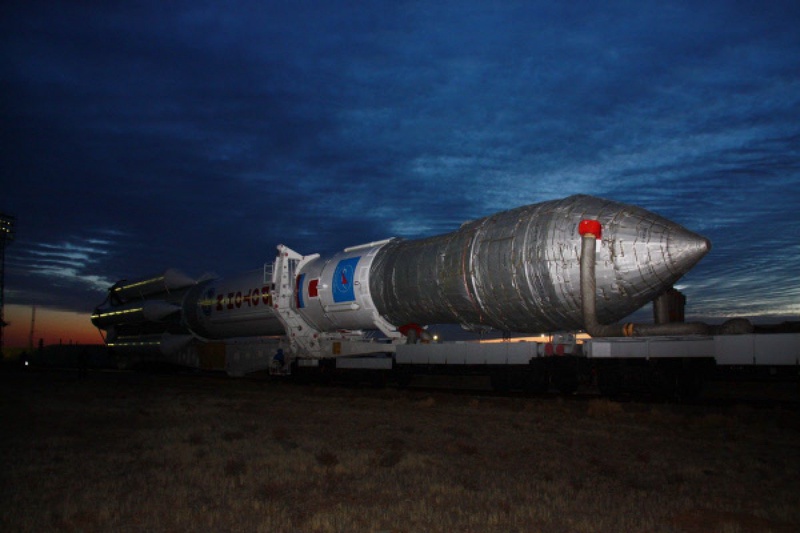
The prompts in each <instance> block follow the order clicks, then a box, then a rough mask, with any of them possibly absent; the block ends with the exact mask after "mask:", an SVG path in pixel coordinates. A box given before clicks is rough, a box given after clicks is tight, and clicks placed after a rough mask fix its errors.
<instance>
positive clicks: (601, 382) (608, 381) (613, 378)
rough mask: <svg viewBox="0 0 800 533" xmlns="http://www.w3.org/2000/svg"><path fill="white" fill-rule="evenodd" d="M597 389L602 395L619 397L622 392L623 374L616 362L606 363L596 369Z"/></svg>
mask: <svg viewBox="0 0 800 533" xmlns="http://www.w3.org/2000/svg"><path fill="white" fill-rule="evenodd" d="M596 372H597V388H598V389H600V394H602V395H603V396H607V397H609V398H614V397H616V396H619V394H620V393H621V392H622V374H621V372H620V369H619V368H618V365H617V364H616V361H605V362H603V364H602V365H598V366H597V367H596Z"/></svg>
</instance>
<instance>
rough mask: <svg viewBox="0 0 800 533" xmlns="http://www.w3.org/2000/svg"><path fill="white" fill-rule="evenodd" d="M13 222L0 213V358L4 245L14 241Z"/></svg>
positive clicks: (3, 326)
mask: <svg viewBox="0 0 800 533" xmlns="http://www.w3.org/2000/svg"><path fill="white" fill-rule="evenodd" d="M15 221H16V218H15V217H14V216H13V215H6V214H5V213H0V357H2V355H3V332H4V330H5V327H6V320H5V305H6V296H5V290H6V281H5V280H6V245H7V244H11V242H12V241H13V240H14V222H15Z"/></svg>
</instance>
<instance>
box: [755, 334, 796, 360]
mask: <svg viewBox="0 0 800 533" xmlns="http://www.w3.org/2000/svg"><path fill="white" fill-rule="evenodd" d="M755 356H756V364H758V365H800V333H787V334H774V335H755Z"/></svg>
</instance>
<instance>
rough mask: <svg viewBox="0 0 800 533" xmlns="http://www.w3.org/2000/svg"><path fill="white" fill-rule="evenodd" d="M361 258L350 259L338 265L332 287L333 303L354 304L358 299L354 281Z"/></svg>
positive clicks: (343, 260) (334, 272)
mask: <svg viewBox="0 0 800 533" xmlns="http://www.w3.org/2000/svg"><path fill="white" fill-rule="evenodd" d="M359 259H361V257H350V258H348V259H342V260H341V261H339V264H338V265H336V270H334V271H333V280H332V283H331V287H332V288H333V301H334V302H336V303H340V302H352V301H355V299H356V293H355V287H354V286H353V280H354V279H355V274H356V265H357V264H358V260H359Z"/></svg>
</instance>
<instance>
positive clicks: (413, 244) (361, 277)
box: [92, 195, 711, 339]
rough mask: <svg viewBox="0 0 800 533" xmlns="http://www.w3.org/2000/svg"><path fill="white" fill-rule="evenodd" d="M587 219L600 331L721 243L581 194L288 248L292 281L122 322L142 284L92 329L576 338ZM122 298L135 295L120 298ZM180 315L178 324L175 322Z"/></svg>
mask: <svg viewBox="0 0 800 533" xmlns="http://www.w3.org/2000/svg"><path fill="white" fill-rule="evenodd" d="M586 219H590V220H597V221H598V222H600V224H601V226H602V228H603V229H602V235H601V236H600V238H598V240H597V245H596V258H597V262H596V269H595V275H596V280H597V293H596V301H597V317H598V319H599V320H600V321H601V322H603V323H612V322H616V321H618V320H620V319H622V318H623V317H625V316H627V315H629V314H631V313H632V312H634V311H636V310H637V309H639V308H641V307H642V306H644V305H645V304H647V303H649V302H650V301H652V300H653V299H654V298H655V297H657V296H658V295H659V294H661V293H663V292H664V291H666V290H667V289H669V288H670V287H671V286H672V285H673V284H674V283H675V282H676V281H677V280H678V279H680V278H681V277H682V276H683V275H684V274H685V273H686V272H688V271H689V270H690V269H691V268H692V267H693V266H694V265H695V264H696V263H697V262H698V261H699V260H700V259H701V258H702V257H703V256H704V255H705V254H706V253H707V252H708V251H709V249H710V246H711V245H710V243H709V241H708V240H707V239H706V238H704V237H702V236H700V235H697V234H696V233H693V232H691V231H689V230H687V229H686V228H684V227H682V226H681V225H679V224H677V223H675V222H672V221H670V220H667V219H665V218H663V217H661V216H659V215H657V214H654V213H652V212H649V211H647V210H644V209H642V208H639V207H635V206H631V205H626V204H622V203H618V202H614V201H610V200H605V199H601V198H596V197H592V196H584V195H577V196H570V197H568V198H564V199H560V200H553V201H548V202H543V203H539V204H534V205H528V206H523V207H519V208H516V209H512V210H509V211H504V212H501V213H497V214H495V215H491V216H488V217H485V218H482V219H479V220H475V221H471V222H467V223H465V224H463V225H462V226H461V228H459V229H458V230H456V231H454V232H452V233H448V234H445V235H439V236H435V237H430V238H426V239H419V240H402V239H387V240H385V241H378V242H372V243H368V244H363V245H360V246H354V247H351V248H346V249H345V250H344V251H342V252H339V253H336V254H334V255H333V256H329V257H321V256H319V255H318V254H314V255H310V256H301V255H299V254H296V253H295V252H293V251H291V250H290V249H288V248H286V247H284V246H279V247H278V249H279V256H278V259H277V260H276V262H275V268H276V269H278V268H282V269H283V270H282V272H277V271H275V272H273V273H269V272H266V269H265V271H264V272H262V271H256V272H251V273H247V274H243V275H241V276H238V277H236V278H232V279H228V280H207V281H203V282H199V283H190V284H187V285H185V286H183V287H182V288H174V289H172V290H171V291H169V290H165V291H163V292H160V293H156V294H151V293H148V294H146V295H142V296H140V297H138V298H140V299H141V300H143V301H146V300H152V299H162V300H164V301H165V302H166V303H167V304H170V305H169V306H164V305H161V306H158V307H156V306H152V305H151V306H150V308H149V309H148V308H145V309H143V310H142V311H139V312H127V313H117V314H113V313H115V312H117V311H119V310H120V309H121V308H124V309H123V310H130V309H131V308H136V306H135V305H134V304H135V302H136V300H137V296H135V294H134V291H133V290H132V289H131V286H135V285H136V283H132V284H125V283H122V282H121V283H119V284H117V285H116V286H115V287H112V289H111V290H110V297H109V300H108V301H107V303H105V304H103V305H102V306H101V307H99V308H98V309H97V310H96V311H95V314H94V315H93V317H92V320H93V322H94V323H95V325H97V326H98V327H100V328H102V329H109V330H110V331H113V332H114V333H117V331H116V330H119V331H121V332H124V333H128V334H132V333H133V332H134V331H142V330H146V332H147V333H149V334H152V333H163V332H170V333H180V334H184V335H185V334H186V333H191V334H193V335H194V336H196V337H200V338H203V339H223V338H229V337H238V336H266V335H283V334H288V333H289V331H288V330H290V329H292V328H297V329H298V331H299V330H300V329H302V328H303V327H305V328H306V332H307V330H308V328H310V329H312V330H315V331H317V332H335V331H339V330H374V329H378V330H381V331H383V332H385V333H387V335H391V334H393V332H394V334H395V335H397V333H396V331H397V330H398V328H400V327H401V326H403V325H406V324H410V323H416V324H443V323H455V324H461V325H464V326H468V327H481V328H493V329H500V330H504V331H515V332H527V333H540V332H543V331H558V330H579V329H583V328H584V324H583V317H582V309H581V284H580V253H581V236H580V235H579V233H578V226H579V224H580V223H581V221H582V220H586ZM279 265H283V266H279ZM281 274H283V277H281ZM287 280H289V281H288V282H287ZM147 281H148V283H149V284H150V285H148V286H153V285H154V283H153V280H152V279H150V280H147ZM155 285H158V282H157V283H156V284H155ZM115 288H116V290H117V291H118V293H119V294H121V295H125V297H124V298H113V294H114V291H115ZM175 305H179V306H180V310H181V312H180V313H173V312H172V309H173V307H174V306H175ZM156 310H158V311H160V312H159V313H156V312H155V311H156ZM117 317H120V318H119V321H118V320H117ZM147 317H150V318H152V317H161V318H159V320H160V322H158V321H155V322H154V321H153V320H151V319H148V318H147ZM126 320H132V321H134V323H131V322H126ZM136 320H139V322H135V321H136Z"/></svg>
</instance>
